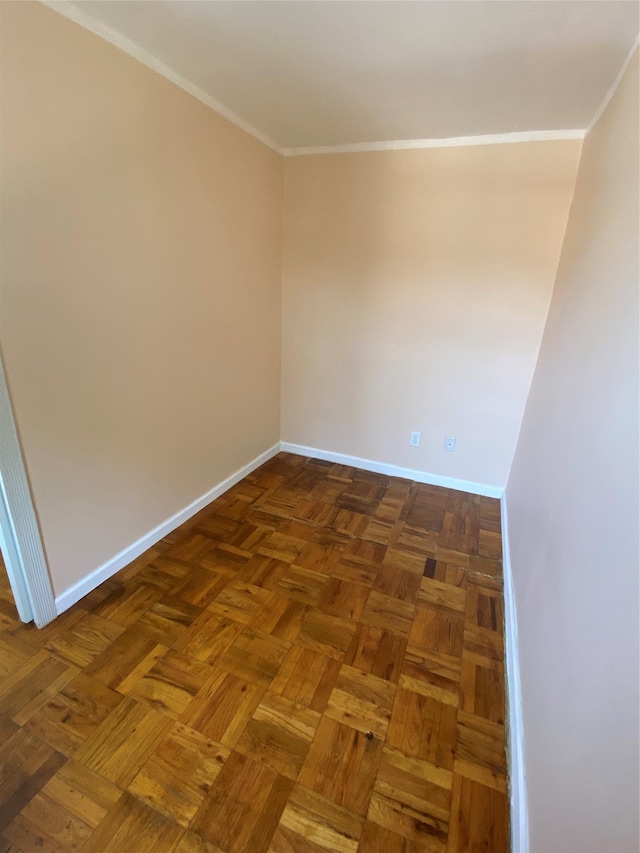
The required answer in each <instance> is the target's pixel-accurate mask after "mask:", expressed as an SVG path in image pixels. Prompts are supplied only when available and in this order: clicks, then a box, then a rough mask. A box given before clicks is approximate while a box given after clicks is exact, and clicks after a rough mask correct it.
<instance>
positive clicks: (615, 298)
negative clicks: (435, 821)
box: [507, 53, 640, 853]
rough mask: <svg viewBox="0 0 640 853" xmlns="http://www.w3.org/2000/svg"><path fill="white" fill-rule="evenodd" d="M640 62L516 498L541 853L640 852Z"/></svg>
mask: <svg viewBox="0 0 640 853" xmlns="http://www.w3.org/2000/svg"><path fill="white" fill-rule="evenodd" d="M638 118H639V117H638V57H637V53H636V57H635V60H634V61H633V63H632V64H631V66H630V67H629V68H628V70H627V72H626V75H625V78H624V80H623V83H622V85H621V86H620V88H619V89H618V91H617V93H616V95H615V97H614V99H613V101H612V102H611V104H610V105H609V107H608V108H607V110H606V111H605V113H604V115H603V117H602V118H601V119H600V121H599V123H598V124H597V125H596V127H595V129H594V130H593V131H592V133H591V134H590V135H589V136H588V137H587V139H586V140H585V143H584V147H583V154H582V160H581V163H580V171H579V175H578V182H577V186H576V193H575V198H574V201H573V205H572V208H571V215H570V220H569V226H568V230H567V237H566V242H565V245H564V248H563V252H562V259H561V262H560V267H559V271H558V278H557V283H556V286H555V290H554V294H553V300H552V303H551V308H550V312H549V319H548V322H547V326H546V330H545V335H544V340H543V343H542V348H541V351H540V358H539V361H538V366H537V369H536V373H535V378H534V381H533V386H532V390H531V396H530V398H529V401H528V404H527V408H526V414H525V417H524V422H523V425H522V432H521V435H520V440H519V443H518V449H517V453H516V457H515V461H514V464H513V469H512V472H511V476H510V478H509V484H508V488H507V502H508V510H509V518H510V524H509V531H510V540H511V560H512V566H513V576H514V584H515V594H516V606H517V611H518V629H519V638H520V663H521V670H522V688H523V709H524V730H525V736H526V737H525V751H526V755H525V758H526V767H527V774H528V789H529V819H530V826H531V841H532V851H534V853H567V851H571V853H574V851H580V853H603V851H607V853H623V851H624V853H631V851H637V850H638V848H639V838H638V727H639V720H638V641H639V638H638V565H639V562H640V560H639V553H638V517H639V507H638V467H639V460H638V389H639V376H638V279H639V276H638V234H639V230H638V229H639V224H640V223H639V221H638V206H639V198H638V179H639V175H638Z"/></svg>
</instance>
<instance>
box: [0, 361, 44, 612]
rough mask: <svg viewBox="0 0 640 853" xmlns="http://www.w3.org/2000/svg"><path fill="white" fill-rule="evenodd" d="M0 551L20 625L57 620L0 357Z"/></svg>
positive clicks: (38, 528)
mask: <svg viewBox="0 0 640 853" xmlns="http://www.w3.org/2000/svg"><path fill="white" fill-rule="evenodd" d="M0 436H1V437H2V439H1V440H0V547H1V548H2V555H3V557H4V561H5V565H6V568H7V575H8V576H9V584H10V586H11V591H12V593H13V597H14V599H15V602H16V607H17V609H18V615H19V616H20V619H21V620H22V621H23V622H31V621H32V620H33V621H34V622H35V623H36V625H37V626H38V628H41V627H42V626H43V625H46V624H48V623H49V622H51V621H52V620H53V619H55V618H56V616H57V615H58V613H57V609H56V603H55V598H54V594H53V587H52V584H51V578H50V577H49V569H48V567H47V561H46V557H45V554H44V548H43V545H42V537H41V534H40V527H39V525H38V518H37V516H36V511H35V508H34V505H33V499H32V496H31V489H30V488H29V480H28V477H27V471H26V468H25V464H24V458H23V455H22V448H21V446H20V439H19V438H18V431H17V429H16V423H15V419H14V417H13V409H12V406H11V398H10V396H9V389H8V387H7V380H6V376H5V371H4V364H3V361H2V353H0Z"/></svg>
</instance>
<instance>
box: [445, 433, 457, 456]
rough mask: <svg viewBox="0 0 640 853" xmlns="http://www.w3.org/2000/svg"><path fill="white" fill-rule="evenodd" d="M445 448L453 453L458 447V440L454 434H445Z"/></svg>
mask: <svg viewBox="0 0 640 853" xmlns="http://www.w3.org/2000/svg"><path fill="white" fill-rule="evenodd" d="M444 449H445V450H446V451H447V452H448V453H453V451H454V450H455V449H456V440H455V438H454V437H453V436H452V435H445V437H444Z"/></svg>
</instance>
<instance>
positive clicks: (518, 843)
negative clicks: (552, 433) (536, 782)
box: [500, 494, 529, 853]
mask: <svg viewBox="0 0 640 853" xmlns="http://www.w3.org/2000/svg"><path fill="white" fill-rule="evenodd" d="M500 516H501V523H502V572H503V575H504V621H505V632H504V643H505V657H506V665H507V720H508V732H507V759H508V764H509V782H510V799H511V849H512V850H514V851H516V850H517V851H518V853H529V812H528V807H527V777H526V772H525V764H524V720H523V716H522V685H521V681H520V655H519V651H518V620H517V613H516V599H515V593H514V589H513V575H512V572H511V552H510V550H509V514H508V510H507V498H506V494H505V495H503V496H502V500H501V501H500Z"/></svg>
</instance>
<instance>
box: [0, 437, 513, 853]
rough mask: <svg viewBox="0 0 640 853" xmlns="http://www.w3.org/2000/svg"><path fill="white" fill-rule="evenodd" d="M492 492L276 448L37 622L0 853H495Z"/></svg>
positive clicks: (16, 699)
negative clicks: (74, 600)
mask: <svg viewBox="0 0 640 853" xmlns="http://www.w3.org/2000/svg"><path fill="white" fill-rule="evenodd" d="M500 542H501V537H500V510H499V503H498V501H495V500H491V499H488V498H481V497H477V496H475V495H469V494H464V493H461V492H455V491H450V490H447V489H442V488H438V487H435V486H428V485H422V484H418V483H414V482H411V481H408V480H401V479H397V478H390V477H385V476H382V475H377V474H372V473H369V472H366V471H361V470H357V469H353V468H349V467H347V466H343V465H334V464H332V463H328V462H322V461H319V460H314V459H306V458H304V457H299V456H293V455H289V454H285V453H281V454H279V455H278V456H276V457H275V458H273V459H272V460H270V461H269V462H267V463H266V464H265V465H263V466H262V467H261V468H259V469H258V470H256V471H255V472H254V473H253V474H251V475H249V476H248V477H246V478H245V479H244V480H243V481H241V482H240V483H238V484H237V485H236V486H234V487H233V488H232V489H230V490H229V491H228V492H226V493H225V494H224V495H222V496H221V497H220V498H219V499H218V500H217V501H214V502H213V503H212V504H211V505H210V506H208V507H206V508H205V509H204V510H202V511H201V512H199V513H198V514H197V515H196V516H194V517H193V518H192V519H191V520H190V521H189V522H188V523H187V524H185V525H183V527H182V528H179V529H178V530H176V531H173V532H172V533H171V534H170V535H169V536H167V537H166V538H165V539H163V540H162V541H160V542H158V543H157V544H156V545H154V546H153V548H152V549H150V550H149V551H148V552H147V553H146V554H143V555H142V556H141V557H139V558H138V559H137V560H135V561H134V562H133V563H131V564H130V565H129V566H127V567H126V568H125V569H123V570H122V571H121V572H120V573H119V574H118V575H116V576H115V577H113V578H111V579H110V580H109V581H107V582H106V583H104V584H103V585H102V586H101V587H99V588H98V589H96V590H94V591H93V592H92V593H91V594H90V595H88V596H87V597H86V598H85V599H83V600H82V601H80V602H78V604H76V605H75V606H74V607H73V608H71V610H69V611H67V613H65V614H63V616H61V617H59V618H58V619H57V620H56V621H55V622H53V623H52V624H50V625H48V626H46V627H45V628H44V629H42V630H41V631H38V630H36V629H35V628H34V627H33V626H32V625H31V626H25V625H21V624H20V622H19V621H18V619H17V614H16V611H15V606H14V605H13V602H12V600H11V595H10V591H9V589H8V584H7V582H6V578H5V577H4V575H3V574H0V851H2V853H32V851H45V853H46V851H52V853H53V851H83V853H87V851H95V853H105V851H114V853H116V851H117V853H127V851H131V853H138V852H139V851H154V853H244V851H248V853H327V851H342V853H396V851H397V853H424V851H433V852H434V853H458V851H460V853H463V852H464V851H481V850H483V851H487V853H506V851H507V850H508V844H509V842H508V836H509V833H508V797H507V775H506V756H505V686H504V641H503V618H504V616H503V610H504V608H503V597H502V595H503V593H502V571H501V562H500V561H501V550H500V549H501V544H500Z"/></svg>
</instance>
